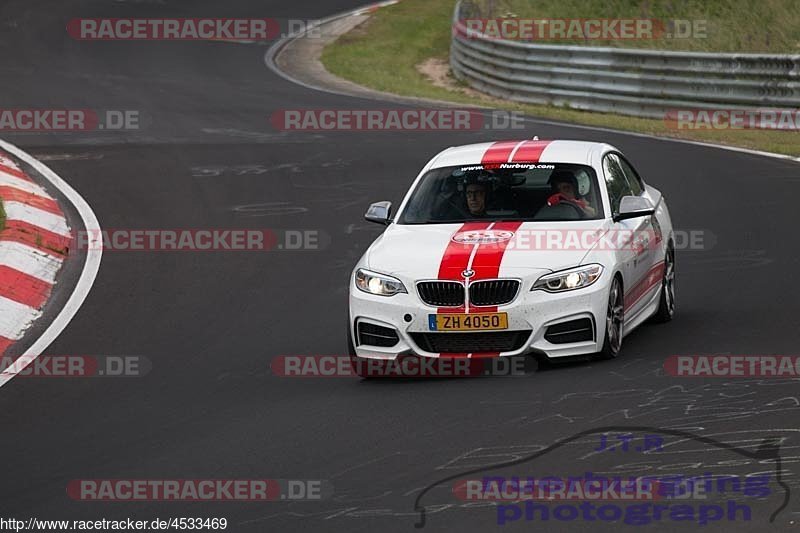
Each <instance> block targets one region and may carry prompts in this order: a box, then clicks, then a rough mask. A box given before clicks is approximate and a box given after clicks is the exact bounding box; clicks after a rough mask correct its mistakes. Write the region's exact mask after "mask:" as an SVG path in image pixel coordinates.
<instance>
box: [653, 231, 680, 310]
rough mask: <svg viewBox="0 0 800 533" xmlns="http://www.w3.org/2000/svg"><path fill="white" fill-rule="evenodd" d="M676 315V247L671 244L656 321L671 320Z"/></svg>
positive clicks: (666, 259)
mask: <svg viewBox="0 0 800 533" xmlns="http://www.w3.org/2000/svg"><path fill="white" fill-rule="evenodd" d="M673 316H675V249H674V248H673V247H672V245H670V247H669V248H667V255H666V257H665V258H664V279H663V280H662V281H661V300H660V302H659V304H658V311H656V314H654V315H653V320H654V321H655V322H669V321H670V320H672V317H673Z"/></svg>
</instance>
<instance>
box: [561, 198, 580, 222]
mask: <svg viewBox="0 0 800 533" xmlns="http://www.w3.org/2000/svg"><path fill="white" fill-rule="evenodd" d="M556 205H568V206H570V207H571V208H572V209H574V210H575V212H577V213H578V218H586V211H584V210H583V209H581V208H580V206H578V205H576V204H573V203H572V202H569V201H567V200H561V201H560V202H558V203H557V204H556Z"/></svg>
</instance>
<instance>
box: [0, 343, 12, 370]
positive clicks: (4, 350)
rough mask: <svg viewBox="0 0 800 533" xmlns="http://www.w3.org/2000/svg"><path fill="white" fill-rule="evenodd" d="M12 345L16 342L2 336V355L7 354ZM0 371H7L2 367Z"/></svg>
mask: <svg viewBox="0 0 800 533" xmlns="http://www.w3.org/2000/svg"><path fill="white" fill-rule="evenodd" d="M12 344H14V341H12V340H11V339H7V338H5V337H3V336H2V335H0V355H3V354H4V353H6V350H8V348H9V347H10V346H11V345H12ZM0 370H5V368H3V367H2V366H0Z"/></svg>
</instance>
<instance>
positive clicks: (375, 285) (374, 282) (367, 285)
mask: <svg viewBox="0 0 800 533" xmlns="http://www.w3.org/2000/svg"><path fill="white" fill-rule="evenodd" d="M356 287H358V288H359V289H361V290H362V291H364V292H368V293H370V294H377V295H379V296H394V295H395V294H397V293H400V292H407V291H406V288H405V286H404V285H403V282H402V281H400V280H399V279H397V278H393V277H391V276H387V275H385V274H378V273H377V272H371V271H369V270H365V269H363V268H359V269H358V270H356Z"/></svg>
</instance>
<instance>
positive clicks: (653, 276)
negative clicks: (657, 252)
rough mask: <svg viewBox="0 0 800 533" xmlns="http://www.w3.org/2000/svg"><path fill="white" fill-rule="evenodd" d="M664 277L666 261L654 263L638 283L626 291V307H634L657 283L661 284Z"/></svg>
mask: <svg viewBox="0 0 800 533" xmlns="http://www.w3.org/2000/svg"><path fill="white" fill-rule="evenodd" d="M663 278H664V261H661V262H660V263H657V264H655V265H653V267H652V268H651V269H650V270H648V271H647V274H645V275H644V277H642V279H640V280H639V281H637V282H636V284H635V285H634V286H633V287H631V288H630V290H628V291H626V293H625V302H624V304H623V305H624V308H625V310H626V311H627V310H628V309H629V308H630V307H632V306H633V305H634V304H635V303H636V302H638V301H639V300H641V298H642V296H644V295H645V294H647V293H648V292H650V289H652V288H653V287H654V286H656V285H660V284H661V280H662V279H663Z"/></svg>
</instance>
